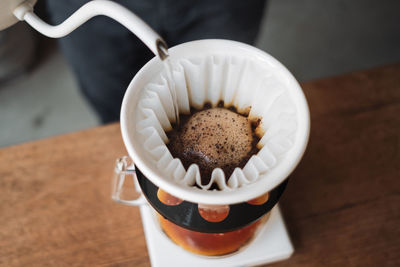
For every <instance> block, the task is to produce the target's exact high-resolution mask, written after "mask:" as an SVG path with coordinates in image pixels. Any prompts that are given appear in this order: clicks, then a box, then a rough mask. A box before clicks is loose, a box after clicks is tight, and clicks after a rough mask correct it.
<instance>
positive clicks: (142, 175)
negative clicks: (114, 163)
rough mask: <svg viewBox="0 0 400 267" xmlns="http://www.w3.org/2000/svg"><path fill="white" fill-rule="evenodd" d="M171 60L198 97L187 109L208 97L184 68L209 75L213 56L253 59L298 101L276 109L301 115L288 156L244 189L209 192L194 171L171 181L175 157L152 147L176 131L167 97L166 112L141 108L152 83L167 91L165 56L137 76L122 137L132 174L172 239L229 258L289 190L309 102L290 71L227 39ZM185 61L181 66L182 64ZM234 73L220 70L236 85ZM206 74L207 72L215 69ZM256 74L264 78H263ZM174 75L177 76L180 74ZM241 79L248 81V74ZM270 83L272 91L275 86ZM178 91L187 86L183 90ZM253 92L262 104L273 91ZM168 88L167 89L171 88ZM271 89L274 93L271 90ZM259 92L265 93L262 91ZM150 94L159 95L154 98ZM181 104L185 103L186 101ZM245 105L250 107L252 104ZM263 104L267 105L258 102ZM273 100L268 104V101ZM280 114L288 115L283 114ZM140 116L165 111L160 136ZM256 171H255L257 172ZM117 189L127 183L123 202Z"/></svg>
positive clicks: (181, 51)
mask: <svg viewBox="0 0 400 267" xmlns="http://www.w3.org/2000/svg"><path fill="white" fill-rule="evenodd" d="M169 54H170V57H171V60H172V65H173V66H175V67H178V66H180V67H181V68H183V72H184V75H183V76H184V77H185V82H184V84H186V87H188V88H187V89H186V90H188V91H190V94H191V95H192V98H191V100H189V101H186V102H188V103H194V102H197V104H198V105H201V103H202V102H201V101H200V100H199V98H196V97H197V96H198V95H203V96H204V95H207V94H203V93H199V94H196V93H195V92H193V90H200V89H198V88H200V87H199V86H195V84H190V81H191V79H190V77H189V76H190V74H189V72H188V71H186V70H185V66H186V65H187V64H189V63H187V61H192V62H194V63H193V64H194V65H197V66H200V65H201V66H205V67H204V68H205V69H206V70H209V69H208V67H207V66H208V65H207V64H208V63H207V64H202V63H201V61H202V59H204V60H205V61H206V62H210V61H209V58H210V57H211V62H212V60H213V59H216V58H218V60H219V61H221V60H223V59H224V58H227V59H229V58H230V57H232V56H233V57H235V58H241V59H245V61H246V62H247V61H248V60H251V63H252V64H253V63H254V64H253V67H255V68H260V69H261V70H263V71H261V74H260V75H266V76H267V77H273V80H274V82H275V83H276V84H275V86H276V87H278V88H280V90H282V91H285V93H286V95H287V97H288V98H291V101H289V102H287V103H289V104H287V105H291V106H290V109H288V108H287V106H282V107H279V105H275V108H274V110H273V112H272V111H271V114H272V113H274V114H278V115H279V114H280V113H282V112H283V113H284V112H286V111H287V110H295V112H294V113H293V114H291V116H293V118H294V120H295V124H296V125H295V131H294V132H293V133H289V134H290V135H291V136H292V137H293V138H292V139H293V143H292V144H291V145H290V149H289V150H288V151H287V152H286V153H285V154H284V155H283V154H280V155H278V154H277V155H275V156H276V158H275V159H274V160H273V161H270V163H271V165H270V166H269V167H268V166H267V168H266V169H264V172H263V173H261V175H259V177H258V178H256V179H247V182H246V183H242V184H240V183H239V185H237V183H236V186H235V187H232V188H226V190H203V189H199V188H198V187H196V186H193V183H192V184H187V183H185V181H186V180H187V179H186V178H187V177H188V176H190V172H191V171H190V170H187V172H186V175H183V174H182V175H183V176H184V177H183V178H182V176H181V178H182V179H179V178H178V177H177V176H174V175H171V173H173V171H171V168H170V167H171V166H172V165H174V162H173V160H172V158H171V161H169V160H168V159H167V158H168V157H169V156H168V154H167V153H161V152H160V151H162V150H163V148H162V146H161V145H160V144H158V145H156V143H153V144H151V143H152V140H153V139H154V138H155V137H156V136H157V134H156V133H158V132H160V129H159V128H160V127H161V126H160V125H169V124H168V123H166V121H165V118H166V117H165V116H164V115H165V114H167V113H168V112H167V111H165V112H164V111H160V110H162V109H163V108H161V106H165V102H163V101H162V99H161V98H162V95H165V94H163V93H160V95H159V96H158V97H155V98H156V99H161V100H160V101H159V103H160V105H159V107H157V106H155V107H154V109H153V110H151V109H150V108H149V107H151V105H149V106H148V107H146V108H144V107H143V105H141V103H142V102H143V101H145V99H144V97H146V92H147V91H149V90H150V91H151V87H152V84H153V83H155V88H156V89H155V90H158V91H160V90H162V89H160V88H161V85H160V84H159V83H157V81H160V79H157V78H158V77H159V76H160V73H161V72H162V70H163V64H162V62H161V61H160V60H159V59H158V58H154V59H152V60H151V61H149V62H148V63H147V64H146V65H145V66H144V67H143V68H142V69H141V70H140V71H139V72H138V73H137V74H136V76H135V77H134V78H133V80H132V82H131V83H130V85H129V87H128V89H127V91H126V94H125V96H124V100H123V104H122V108H121V131H122V136H123V140H124V143H125V146H126V148H127V151H128V153H129V156H130V157H131V158H132V160H133V162H134V165H132V166H130V170H129V171H130V172H131V173H132V172H133V171H134V176H135V177H137V180H138V183H139V187H140V190H141V191H142V193H143V195H144V197H145V198H146V199H147V201H148V202H149V204H150V205H151V206H152V208H154V210H155V211H156V212H157V214H158V215H159V216H158V219H159V223H160V224H161V228H162V230H163V231H164V232H165V233H166V234H167V235H168V236H169V237H170V238H171V239H172V240H173V241H175V242H176V243H177V244H179V245H180V246H182V247H184V248H185V249H187V250H189V251H192V252H195V253H198V254H201V255H208V256H217V255H225V254H229V253H232V252H235V251H237V250H239V249H240V248H241V247H243V246H244V245H246V244H247V242H248V241H249V240H250V239H251V237H252V236H253V235H254V233H255V232H256V229H257V228H258V227H260V226H262V222H263V217H264V218H265V217H268V213H269V212H270V210H271V209H272V208H273V207H274V206H275V204H276V203H277V202H278V200H279V198H280V196H281V194H282V193H283V191H284V188H285V186H286V183H287V179H286V178H287V177H288V175H289V174H290V173H291V172H292V171H293V169H294V168H295V167H296V165H297V164H298V162H299V161H300V159H301V157H302V155H303V152H304V150H305V147H306V144H307V141H308V133H309V113H308V107H307V103H306V100H305V97H304V95H303V93H302V90H301V88H300V86H299V85H298V83H297V82H296V80H295V79H294V78H293V76H292V75H291V74H290V73H289V71H288V70H287V69H286V68H285V67H284V66H283V65H282V64H280V63H279V62H278V61H277V60H276V59H274V58H272V57H271V56H270V55H268V54H266V53H265V52H263V51H261V50H259V49H256V48H254V47H251V46H249V45H246V44H242V43H239V42H234V41H228V40H201V41H193V42H188V43H184V44H181V45H178V46H175V47H173V48H171V49H169ZM221 58H222V59H221ZM181 61H182V62H183V63H182V64H180V63H179V62H181ZM228 61H229V60H228ZM228 61H227V62H228ZM229 62H231V61H229ZM235 64H237V62H235ZM246 64H247V63H246ZM249 64H250V63H249ZM191 66H192V65H191ZM246 66H247V65H246ZM264 68H265V71H264ZM211 69H212V68H211ZM229 72H230V71H229V70H227V71H216V73H221V74H222V75H223V79H229V77H228V76H227V74H226V73H229ZM203 73H208V71H204V72H203ZM224 73H225V74H224ZM256 73H257V75H258V73H259V72H256ZM174 74H177V73H176V72H174ZM242 74H243V75H244V73H243V71H242ZM206 75H209V74H206ZM215 75H217V74H215ZM175 76H176V75H175ZM193 76H195V77H196V79H193V81H198V79H199V76H200V79H201V75H200V71H199V73H196V72H194V73H193ZM161 80H162V79H161ZM225 84H226V83H225ZM178 85H179V84H177V86H178ZM269 85H271V86H273V85H272V84H271V83H269ZM153 87H154V86H153ZM178 87H182V84H181V85H180V86H178ZM251 87H252V86H249V88H248V89H249V90H248V91H247V92H246V93H245V95H246V97H247V98H248V95H249V94H250V95H251V94H255V98H257V95H258V94H261V93H260V90H268V88H261V89H260V88H255V89H252V88H251ZM189 88H190V89H189ZM196 88H197V89H196ZM256 89H257V90H258V91H257V90H256ZM165 90H167V89H166V88H165ZM270 90H272V89H271V88H270ZM256 91H257V92H258V93H255V92H256ZM151 95H154V92H152V93H151ZM239 95H240V94H239ZM261 95H262V94H261ZM178 98H179V99H181V97H178ZM194 98H196V99H194ZM146 100H148V99H146ZM218 100H219V99H218V98H216V99H208V98H207V97H205V101H206V102H207V101H209V102H211V103H214V102H218ZM161 102H162V103H161ZM228 102H229V101H228ZM232 102H236V101H232ZM238 102H242V103H244V104H246V101H238ZM258 102H260V101H259V99H258ZM267 102H268V101H265V103H267ZM269 102H271V101H269ZM285 103H286V102H285ZM260 105H261V106H262V103H261V104H260V103H258V106H257V105H255V106H253V107H252V108H253V109H254V110H259V111H260ZM153 106H154V105H153ZM272 106H273V105H272ZM242 107H243V106H242ZM240 108H241V107H240ZM240 108H239V109H240ZM279 109H282V110H281V111H282V112H281V111H280V110H279ZM141 111H142V113H143V114H145V113H149V114H151V113H157V112H160V114H156V115H155V116H153V117H154V118H157V120H161V122H160V123H159V124H157V125H158V126H157V125H154V129H153V130H151V129H148V128H151V127H148V128H146V129H142V128H143V127H142V122H143V121H144V119H143V118H142V117H143V116H142V115H143V114H142V115H141V114H140V112H141ZM261 113H262V112H261ZM162 114H164V115H162ZM158 115H159V116H158ZM163 117H164V120H163V119H162V118H163ZM261 117H262V116H261ZM139 126H140V127H139ZM166 127H167V126H166ZM168 127H169V126H168ZM168 127H167V128H168ZM156 128H157V130H156ZM277 133H279V131H278V132H277ZM286 134H287V133H286ZM164 137H165V136H164ZM160 140H161V139H160ZM146 146H147V147H146ZM149 149H150V150H149ZM164 150H165V148H164ZM157 151H158V152H157ZM152 154H158V155H159V158H158V159H157V156H156V157H154V155H153V156H152ZM135 166H136V169H135ZM160 166H164V167H160ZM245 168H246V167H245ZM189 169H190V168H189ZM176 170H177V169H176ZM249 172H250V173H251V171H249ZM122 173H124V172H122ZM246 173H248V172H246ZM124 174H125V173H124ZM231 178H232V177H231ZM135 179H136V178H135ZM239 179H240V177H239ZM191 180H193V179H191ZM228 181H229V180H228ZM249 181H250V182H249ZM116 184H117V185H121V186H116V187H115V188H117V190H116V191H115V192H114V193H115V194H114V199H116V200H117V201H119V200H120V197H119V193H120V190H121V189H122V184H123V181H120V180H118V179H117V181H116ZM233 184H235V183H233ZM142 200H143V198H140V200H138V201H132V202H131V203H129V202H126V201H125V204H132V205H138V202H139V204H141V203H142ZM244 232H245V233H246V234H244V235H239V234H237V233H242V234H243V233H244Z"/></svg>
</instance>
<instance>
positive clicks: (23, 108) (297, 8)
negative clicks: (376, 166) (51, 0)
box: [0, 0, 400, 147]
mask: <svg viewBox="0 0 400 267" xmlns="http://www.w3.org/2000/svg"><path fill="white" fill-rule="evenodd" d="M46 4H47V3H46V1H45V0H38V4H37V5H36V8H35V10H37V12H36V13H38V15H39V16H44V17H45V16H46ZM399 11H400V1H398V0H386V1H376V0H352V1H348V0H331V1H318V0H270V1H268V5H267V6H266V8H265V10H264V16H263V19H262V25H261V29H260V32H259V34H258V37H257V41H256V46H257V47H259V48H261V49H262V50H264V51H267V52H268V53H270V54H271V55H273V56H274V57H276V58H277V59H278V60H280V61H281V62H282V63H283V64H285V65H286V66H287V67H288V69H289V70H290V71H292V73H293V74H294V76H295V77H296V78H297V79H298V80H299V81H300V82H304V81H309V80H314V79H320V78H324V77H327V76H332V75H339V74H342V73H346V72H351V71H355V70H360V69H366V68H371V67H375V66H380V65H386V64H392V63H396V62H399V61H400V16H399ZM121 27H122V26H121ZM21 44H22V47H23V48H22V49H16V47H18V46H21ZM99 124H100V120H99V119H98V117H97V115H96V113H95V112H94V111H93V110H92V108H91V106H90V105H89V104H88V103H87V101H86V100H85V99H84V98H83V96H82V94H81V92H80V91H79V88H78V83H77V80H76V78H75V77H74V75H73V72H72V70H71V68H70V66H69V65H68V63H67V61H66V59H65V58H64V57H63V55H62V54H61V52H60V50H59V47H58V44H57V41H55V40H51V39H49V38H46V37H43V36H40V35H39V34H37V33H36V32H34V31H33V30H31V29H30V28H29V26H28V25H26V24H25V23H24V22H20V23H18V24H16V25H14V26H13V27H11V28H9V29H7V30H5V31H2V32H0V147H4V146H9V145H13V144H18V143H21V142H26V141H29V140H35V139H39V138H45V137H49V136H53V135H58V134H62V133H67V132H72V131H76V130H80V129H85V128H89V127H93V126H96V125H99Z"/></svg>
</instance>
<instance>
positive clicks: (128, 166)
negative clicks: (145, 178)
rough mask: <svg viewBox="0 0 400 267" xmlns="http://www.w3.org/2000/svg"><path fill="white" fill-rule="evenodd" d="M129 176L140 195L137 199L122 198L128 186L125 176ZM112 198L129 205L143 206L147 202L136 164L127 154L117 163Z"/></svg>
mask: <svg viewBox="0 0 400 267" xmlns="http://www.w3.org/2000/svg"><path fill="white" fill-rule="evenodd" d="M129 176H130V177H131V178H132V180H133V184H134V186H135V191H136V193H137V195H138V197H137V198H136V199H131V200H125V199H122V198H121V194H122V192H123V190H124V188H125V187H126V186H124V184H125V178H127V177H129ZM111 198H112V199H113V200H114V201H115V202H117V203H121V204H125V205H128V206H141V205H144V204H147V201H146V198H145V197H144V196H143V194H142V191H141V190H140V186H139V183H138V181H137V177H136V169H135V165H134V164H133V162H131V163H129V158H128V157H127V156H124V157H121V158H119V159H117V161H116V163H115V168H114V176H113V181H112V193H111Z"/></svg>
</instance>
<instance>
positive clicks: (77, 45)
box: [47, 0, 265, 123]
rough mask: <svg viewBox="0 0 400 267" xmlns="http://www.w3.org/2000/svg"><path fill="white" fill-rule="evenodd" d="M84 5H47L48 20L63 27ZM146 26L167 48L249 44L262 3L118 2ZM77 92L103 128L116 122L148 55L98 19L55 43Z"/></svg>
mask: <svg viewBox="0 0 400 267" xmlns="http://www.w3.org/2000/svg"><path fill="white" fill-rule="evenodd" d="M85 2H87V1H85V0H62V1H58V0H48V2H47V7H48V11H49V14H50V20H51V22H52V23H54V24H59V23H61V22H62V21H64V20H65V19H66V18H67V17H68V16H69V15H71V14H72V13H73V12H74V11H75V10H77V9H78V8H79V7H80V6H82V5H83V4H84V3H85ZM116 2H119V3H120V4H122V5H123V6H125V7H127V8H129V9H130V10H132V11H133V12H134V13H135V14H136V15H138V16H139V17H141V18H142V19H143V20H144V21H146V22H147V23H148V24H149V25H150V26H151V27H153V29H154V30H155V31H157V32H158V33H159V34H160V35H161V36H162V37H163V38H164V39H165V41H166V42H167V44H168V46H170V47H171V46H174V45H176V44H180V43H184V42H187V41H192V40H198V39H208V38H218V39H230V40H236V41H241V42H244V43H249V44H252V43H253V42H254V40H255V38H256V36H257V33H258V29H259V25H260V21H261V18H262V15H263V11H264V5H265V0H250V1H246V0H119V1H116ZM60 44H61V49H62V51H63V53H64V54H65V56H66V57H67V59H68V61H69V63H70V65H71V66H72V68H73V70H74V72H75V74H76V77H77V79H78V82H79V85H80V88H81V90H82V92H83V94H84V95H85V97H86V98H87V100H88V101H89V102H90V104H91V105H92V106H93V108H94V109H95V110H96V112H97V113H98V115H99V116H100V118H101V121H102V122H103V123H107V122H112V121H116V120H118V119H119V112H120V106H121V103H122V98H123V95H124V93H125V90H126V88H127V86H128V84H129V82H130V80H131V79H132V78H133V76H134V75H135V73H136V72H137V71H138V70H139V69H140V68H141V67H142V66H143V65H144V64H145V63H146V62H147V61H149V60H150V59H151V58H152V57H153V56H154V55H153V54H152V53H151V51H150V50H149V49H148V48H147V47H146V46H145V45H144V44H143V43H142V42H141V41H140V40H139V39H138V38H137V37H136V36H135V35H133V34H132V33H131V32H130V31H128V30H127V29H125V28H124V27H123V26H122V25H120V24H118V23H117V22H115V21H113V20H112V19H109V18H107V17H104V16H99V17H95V18H93V19H91V20H90V21H88V22H86V24H84V25H83V26H81V27H80V28H78V29H77V30H75V31H74V32H72V33H71V34H70V35H68V36H67V37H64V38H61V39H60Z"/></svg>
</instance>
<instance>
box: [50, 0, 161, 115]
mask: <svg viewBox="0 0 400 267" xmlns="http://www.w3.org/2000/svg"><path fill="white" fill-rule="evenodd" d="M85 2H87V1H79V0H69V1H67V0H63V1H48V10H49V14H50V18H51V21H52V23H54V24H59V23H61V22H62V21H64V20H65V19H66V18H67V17H68V16H69V15H71V14H72V13H73V12H74V11H76V10H77V9H78V8H79V7H81V6H82V5H83V4H84V3H85ZM120 2H122V1H120ZM153 2H154V1H139V2H137V1H123V2H122V3H121V4H123V5H124V6H127V7H128V8H130V9H131V10H133V11H134V12H135V13H136V14H137V15H139V16H141V17H142V18H143V19H144V20H146V22H147V23H149V24H150V25H152V26H156V25H155V20H154V18H155V16H156V14H155V13H154V12H153V10H154V9H153V4H154V3H153ZM60 44H61V49H62V51H63V53H64V54H65V55H66V57H67V59H68V61H69V63H70V65H71V66H72V68H73V70H74V72H75V74H76V77H77V79H78V82H79V85H80V87H81V90H82V92H83V94H84V95H85V96H86V98H87V99H88V101H89V102H90V103H91V104H92V106H93V107H94V109H95V110H96V111H97V113H98V114H99V116H100V118H101V121H102V122H103V123H107V122H111V121H116V120H118V119H119V114H120V106H121V102H122V98H123V95H124V93H125V90H126V88H127V86H128V84H129V82H130V80H131V79H132V78H133V76H134V75H135V73H136V72H137V71H138V70H139V69H140V68H141V67H142V66H143V65H144V64H145V63H146V62H147V61H148V60H149V59H151V58H152V57H153V55H152V53H151V51H150V50H149V49H148V48H147V47H146V46H145V45H144V44H143V43H142V42H141V41H140V40H139V39H138V38H137V37H136V36H135V35H133V34H132V33H131V32H130V31H128V30H127V29H126V28H124V27H123V26H122V25H120V24H119V23H117V22H115V21H113V20H112V19H110V18H107V17H103V16H101V17H95V18H93V19H91V20H89V21H88V22H86V23H85V24H84V25H82V26H81V27H80V28H78V29H77V30H75V31H74V32H72V33H71V34H70V35H68V36H66V37H64V38H62V39H60Z"/></svg>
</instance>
